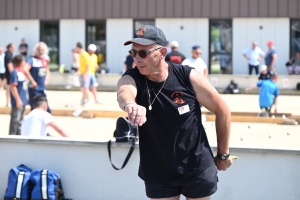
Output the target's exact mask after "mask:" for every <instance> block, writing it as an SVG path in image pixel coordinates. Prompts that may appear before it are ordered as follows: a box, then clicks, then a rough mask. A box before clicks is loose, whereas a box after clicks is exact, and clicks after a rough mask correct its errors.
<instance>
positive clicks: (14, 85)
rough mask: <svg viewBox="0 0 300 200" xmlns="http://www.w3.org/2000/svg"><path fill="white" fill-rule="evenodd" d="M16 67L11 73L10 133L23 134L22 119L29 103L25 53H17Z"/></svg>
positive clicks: (13, 61) (14, 61)
mask: <svg viewBox="0 0 300 200" xmlns="http://www.w3.org/2000/svg"><path fill="white" fill-rule="evenodd" d="M12 63H13V66H14V67H15V68H14V69H13V70H12V72H11V73H10V86H11V107H12V109H11V113H10V125H9V135H21V121H22V120H23V118H24V111H25V106H26V105H27V82H26V76H25V73H24V65H25V60H24V57H23V55H17V56H15V57H14V58H13V60H12Z"/></svg>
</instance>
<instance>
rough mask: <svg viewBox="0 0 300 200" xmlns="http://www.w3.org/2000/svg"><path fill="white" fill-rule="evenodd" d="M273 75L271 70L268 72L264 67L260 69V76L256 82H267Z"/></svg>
mask: <svg viewBox="0 0 300 200" xmlns="http://www.w3.org/2000/svg"><path fill="white" fill-rule="evenodd" d="M272 74H273V71H272V70H268V68H267V66H266V65H262V66H261V67H260V74H259V77H258V80H269V79H271V76H272Z"/></svg>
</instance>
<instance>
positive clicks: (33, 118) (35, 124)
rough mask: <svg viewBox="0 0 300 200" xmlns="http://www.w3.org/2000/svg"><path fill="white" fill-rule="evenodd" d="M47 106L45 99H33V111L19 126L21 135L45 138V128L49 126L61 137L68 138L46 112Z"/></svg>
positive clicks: (38, 97) (42, 97) (39, 97)
mask: <svg viewBox="0 0 300 200" xmlns="http://www.w3.org/2000/svg"><path fill="white" fill-rule="evenodd" d="M47 105H48V102H47V98H46V97H44V96H36V97H34V99H33V107H34V109H33V110H32V111H31V112H30V113H29V114H28V115H27V116H26V117H25V119H24V120H23V122H22V126H21V135H24V136H34V137H46V136H47V133H48V131H47V127H48V126H50V127H52V128H53V129H54V130H56V131H57V132H58V133H59V134H60V135H61V136H63V137H68V135H67V133H66V132H65V131H64V130H63V129H62V128H61V127H60V126H58V125H57V124H56V123H55V122H54V119H53V116H52V115H51V114H49V113H48V112H46V110H47Z"/></svg>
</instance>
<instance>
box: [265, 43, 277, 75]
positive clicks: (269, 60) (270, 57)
mask: <svg viewBox="0 0 300 200" xmlns="http://www.w3.org/2000/svg"><path fill="white" fill-rule="evenodd" d="M267 46H268V48H269V50H268V52H267V54H266V57H265V64H266V65H267V67H268V70H272V71H275V64H276V60H277V51H276V49H275V47H274V42H273V41H272V40H269V41H268V42H267Z"/></svg>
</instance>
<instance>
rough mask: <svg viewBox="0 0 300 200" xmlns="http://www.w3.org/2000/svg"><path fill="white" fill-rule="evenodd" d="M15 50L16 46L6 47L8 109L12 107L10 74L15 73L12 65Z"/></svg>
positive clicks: (9, 45)
mask: <svg viewBox="0 0 300 200" xmlns="http://www.w3.org/2000/svg"><path fill="white" fill-rule="evenodd" d="M14 50H15V45H14V44H11V43H10V44H8V45H7V46H6V52H5V56H4V66H5V79H6V83H7V85H6V107H11V104H10V73H11V72H12V71H13V69H14V67H13V64H12V59H13V52H14Z"/></svg>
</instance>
